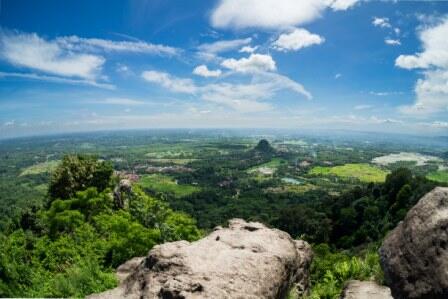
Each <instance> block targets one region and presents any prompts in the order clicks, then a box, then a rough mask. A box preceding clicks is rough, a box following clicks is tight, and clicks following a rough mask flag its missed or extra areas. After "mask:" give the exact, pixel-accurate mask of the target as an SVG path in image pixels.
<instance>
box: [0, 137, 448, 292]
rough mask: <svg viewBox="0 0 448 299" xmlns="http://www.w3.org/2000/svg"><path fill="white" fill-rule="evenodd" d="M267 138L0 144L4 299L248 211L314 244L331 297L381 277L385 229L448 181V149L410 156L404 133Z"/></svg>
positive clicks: (73, 282) (108, 271) (316, 270)
mask: <svg viewBox="0 0 448 299" xmlns="http://www.w3.org/2000/svg"><path fill="white" fill-rule="evenodd" d="M259 140H260V138H259V136H255V137H247V136H243V137H228V136H225V137H223V136H220V137H216V136H214V135H213V134H212V135H210V134H207V135H201V134H198V135H194V136H190V135H185V134H173V135H169V134H168V135H166V134H161V135H157V134H152V135H149V136H148V135H139V134H135V135H129V136H127V135H126V136H122V135H117V136H116V135H112V136H111V135H104V136H103V135H94V136H71V137H70V138H65V137H52V138H47V139H45V138H43V139H42V140H40V139H39V140H36V139H21V140H14V141H11V142H3V144H2V148H1V149H0V154H1V159H0V166H1V167H0V169H1V173H0V175H1V181H0V184H1V188H0V199H1V201H0V211H1V214H0V232H1V233H0V239H1V240H0V296H3V297H23V296H26V297H82V296H85V295H86V294H90V293H93V292H99V291H102V290H105V289H109V288H112V287H113V286H115V285H116V283H117V282H116V279H115V275H114V269H115V268H116V267H117V266H118V265H120V264H121V263H123V262H124V261H126V260H128V259H130V258H132V257H135V256H142V255H145V254H146V253H147V252H148V251H149V250H150V249H151V248H152V247H153V246H154V245H156V244H160V243H163V242H167V241H173V240H181V239H184V240H189V241H192V240H196V239H198V238H200V237H201V236H203V235H204V234H206V233H207V232H208V231H210V230H212V229H213V227H214V226H216V225H223V224H226V222H227V220H228V219H231V218H235V217H240V218H244V219H246V220H251V221H261V222H263V223H265V224H267V225H269V226H271V227H276V228H279V229H282V230H284V231H286V232H288V233H289V234H290V235H291V236H292V237H294V238H302V239H305V240H307V241H308V242H310V243H311V244H312V246H313V249H314V253H315V258H314V261H313V264H312V292H311V294H310V297H311V298H337V297H338V296H339V294H340V291H341V289H342V287H343V285H344V282H345V281H347V280H349V279H354V278H356V279H375V280H377V281H378V282H382V273H381V269H380V267H379V261H378V254H377V249H378V246H379V244H380V242H381V240H382V238H383V237H384V236H385V234H386V233H387V232H388V231H389V230H391V229H392V228H394V227H395V226H396V225H397V223H398V222H399V221H401V220H402V219H403V217H404V216H405V214H406V212H407V211H408V210H409V209H410V208H411V207H412V206H413V205H414V204H415V203H416V202H417V201H418V199H419V198H420V197H421V196H422V195H423V194H425V193H426V192H428V191H430V190H431V189H432V188H434V187H435V186H439V185H446V184H447V182H446V181H445V180H443V177H444V173H445V172H446V170H445V169H446V166H447V161H446V159H447V156H446V150H445V149H446V147H444V146H440V147H439V146H434V147H432V146H423V147H422V146H420V145H412V144H411V145H409V144H408V145H407V146H406V149H407V150H408V151H412V153H411V154H402V151H403V150H404V147H403V145H399V144H396V143H381V142H376V143H375V142H369V143H367V142H364V141H363V140H361V141H359V140H358V141H357V140H348V141H347V140H335V139H326V138H315V137H307V138H305V137H301V138H289V139H285V138H279V139H272V140H270V141H269V142H268V141H267V140H265V139H261V141H259ZM400 142H401V141H400ZM400 155H402V156H404V155H406V158H408V157H409V156H410V155H411V156H412V157H415V159H420V160H418V161H417V162H415V163H413V162H412V161H411V162H410V161H400V160H399V158H400ZM397 157H398V158H397ZM375 159H379V160H380V161H381V163H383V162H382V161H384V160H387V161H389V160H393V161H392V162H390V163H389V162H388V163H389V164H387V163H383V164H379V163H375V161H376V160H375ZM421 161H424V163H423V162H421ZM434 174H437V175H434ZM434 178H436V179H434ZM122 179H125V180H126V181H128V182H129V185H126V186H124V187H123V186H121V185H120V180H122ZM120 186H121V187H123V188H121V187H120Z"/></svg>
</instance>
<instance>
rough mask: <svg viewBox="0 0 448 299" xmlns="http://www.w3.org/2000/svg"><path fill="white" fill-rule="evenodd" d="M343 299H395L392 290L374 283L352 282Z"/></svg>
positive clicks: (343, 293) (347, 286) (344, 292)
mask: <svg viewBox="0 0 448 299" xmlns="http://www.w3.org/2000/svg"><path fill="white" fill-rule="evenodd" d="M341 299H393V297H392V295H391V293H390V289H389V288H388V287H385V286H380V285H378V284H376V283H375V282H373V281H359V280H351V281H349V282H348V283H347V285H346V286H345V288H344V291H343V292H342V295H341Z"/></svg>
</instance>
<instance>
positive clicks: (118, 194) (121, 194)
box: [114, 179, 132, 209]
mask: <svg viewBox="0 0 448 299" xmlns="http://www.w3.org/2000/svg"><path fill="white" fill-rule="evenodd" d="M131 193H132V182H131V181H130V180H128V179H121V180H120V182H119V183H118V185H117V186H116V187H115V189H114V203H115V207H116V208H118V209H123V208H125V207H126V206H127V204H128V203H127V202H126V196H125V195H126V194H127V195H129V194H131Z"/></svg>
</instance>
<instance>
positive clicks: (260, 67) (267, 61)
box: [221, 54, 277, 73]
mask: <svg viewBox="0 0 448 299" xmlns="http://www.w3.org/2000/svg"><path fill="white" fill-rule="evenodd" d="M221 66H223V67H226V68H228V69H230V70H233V71H236V72H241V73H252V72H267V71H275V70H276V68H277V67H276V65H275V61H274V59H272V57H271V56H270V55H264V54H251V55H250V56H249V57H248V58H241V59H238V60H237V59H234V58H229V59H225V60H224V61H223V62H222V63H221Z"/></svg>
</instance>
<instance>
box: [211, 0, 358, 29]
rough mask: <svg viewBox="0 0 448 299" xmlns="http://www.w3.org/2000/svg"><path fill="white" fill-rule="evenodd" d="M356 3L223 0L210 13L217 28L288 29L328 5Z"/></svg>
mask: <svg viewBox="0 0 448 299" xmlns="http://www.w3.org/2000/svg"><path fill="white" fill-rule="evenodd" d="M357 2H358V1H356V0H300V1H298V0H244V1H241V0H221V1H220V2H219V4H218V5H217V7H216V8H215V9H214V11H213V12H212V14H211V23H212V25H213V26H214V27H217V28H249V27H258V28H268V29H279V28H287V27H290V26H295V25H300V24H304V23H307V22H310V21H313V20H315V19H316V18H318V17H320V16H321V14H322V12H323V11H324V10H325V9H327V8H331V9H333V10H346V9H348V8H350V7H352V6H353V5H355V4H356V3H357Z"/></svg>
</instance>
